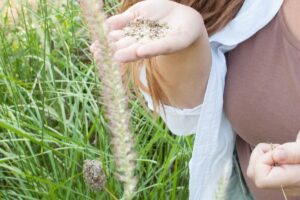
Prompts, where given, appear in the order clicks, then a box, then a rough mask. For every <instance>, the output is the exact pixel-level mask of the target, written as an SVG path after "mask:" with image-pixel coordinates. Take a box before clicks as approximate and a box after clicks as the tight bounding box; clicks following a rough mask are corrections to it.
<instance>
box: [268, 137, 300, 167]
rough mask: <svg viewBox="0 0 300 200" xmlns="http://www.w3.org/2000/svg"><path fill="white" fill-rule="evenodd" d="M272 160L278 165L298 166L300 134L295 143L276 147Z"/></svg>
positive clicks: (299, 161) (299, 160)
mask: <svg viewBox="0 0 300 200" xmlns="http://www.w3.org/2000/svg"><path fill="white" fill-rule="evenodd" d="M273 159H274V161H275V162H276V163H278V164H300V133H299V134H298V136H297V140H296V142H291V143H286V144H283V145H281V146H279V147H277V148H276V149H275V150H274V151H273Z"/></svg>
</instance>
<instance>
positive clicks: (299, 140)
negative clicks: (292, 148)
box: [296, 131, 300, 144]
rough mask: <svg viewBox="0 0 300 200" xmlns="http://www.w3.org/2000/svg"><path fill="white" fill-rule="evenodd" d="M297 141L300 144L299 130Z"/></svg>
mask: <svg viewBox="0 0 300 200" xmlns="http://www.w3.org/2000/svg"><path fill="white" fill-rule="evenodd" d="M296 142H297V143H299V144H300V131H299V133H298V136H297V139H296Z"/></svg>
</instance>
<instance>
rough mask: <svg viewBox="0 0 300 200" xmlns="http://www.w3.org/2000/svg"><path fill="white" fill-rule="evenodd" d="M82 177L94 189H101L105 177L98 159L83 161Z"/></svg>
mask: <svg viewBox="0 0 300 200" xmlns="http://www.w3.org/2000/svg"><path fill="white" fill-rule="evenodd" d="M83 177H84V181H85V183H86V184H87V185H88V186H89V187H90V188H91V189H92V190H94V191H98V190H102V189H103V187H104V184H105V182H106V177H105V174H104V172H103V170H102V165H101V162H100V161H99V160H85V161H84V166H83Z"/></svg>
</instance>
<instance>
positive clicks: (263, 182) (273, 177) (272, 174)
mask: <svg viewBox="0 0 300 200" xmlns="http://www.w3.org/2000/svg"><path fill="white" fill-rule="evenodd" d="M260 170H261V169H260ZM299 174H300V165H281V166H273V167H271V170H269V173H265V174H257V177H256V181H255V183H256V185H257V186H258V187H260V188H265V189H267V188H269V189H276V188H281V186H284V187H286V188H292V187H298V189H299V182H300V176H299Z"/></svg>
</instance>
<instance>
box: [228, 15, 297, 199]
mask: <svg viewBox="0 0 300 200" xmlns="http://www.w3.org/2000/svg"><path fill="white" fill-rule="evenodd" d="M224 99H225V102H224V107H225V113H226V115H227V116H228V118H229V120H230V122H231V124H232V126H233V129H234V131H235V132H236V133H237V134H238V138H237V151H238V156H239V160H240V164H241V168H242V172H243V174H244V178H245V180H246V182H247V185H248V187H249V189H250V191H251V192H252V194H253V195H254V197H255V198H256V199H257V200H269V199H270V200H282V199H284V198H283V195H282V194H281V193H279V192H274V191H269V190H262V189H258V188H256V187H255V186H254V183H253V182H252V181H251V180H250V179H248V177H247V175H246V170H247V166H248V163H249V158H250V154H251V151H252V149H253V147H254V146H255V145H257V144H258V143H285V142H291V141H295V140H296V135H297V133H298V132H299V130H300V41H298V40H297V39H296V37H294V35H293V34H292V33H291V32H290V31H289V29H288V26H287V24H286V22H285V19H284V14H283V11H282V9H281V11H280V12H279V13H278V14H277V16H276V17H275V18H274V19H273V20H272V21H271V22H270V23H269V24H268V25H267V26H266V27H265V28H264V29H262V30H261V31H259V32H258V33H257V34H256V35H254V36H253V37H252V38H250V39H249V40H247V41H245V42H244V43H242V44H241V45H239V46H238V47H237V48H236V49H235V50H233V51H232V52H230V53H229V54H228V73H227V79H226V88H225V97H224ZM289 199H292V198H289ZM295 199H300V198H299V197H298V198H295Z"/></svg>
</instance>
